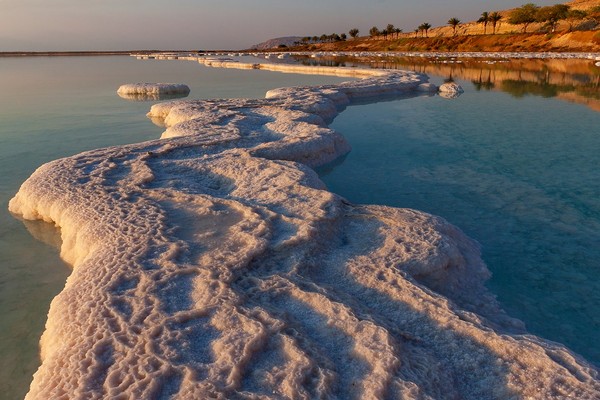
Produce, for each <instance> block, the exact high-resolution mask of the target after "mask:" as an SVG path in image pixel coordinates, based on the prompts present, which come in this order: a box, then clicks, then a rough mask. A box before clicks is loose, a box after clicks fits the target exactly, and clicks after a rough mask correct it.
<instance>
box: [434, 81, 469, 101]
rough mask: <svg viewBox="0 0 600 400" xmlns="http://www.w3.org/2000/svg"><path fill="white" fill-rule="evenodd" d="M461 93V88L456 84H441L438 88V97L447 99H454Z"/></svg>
mask: <svg viewBox="0 0 600 400" xmlns="http://www.w3.org/2000/svg"><path fill="white" fill-rule="evenodd" d="M463 92H464V90H463V88H462V87H461V86H460V85H459V84H458V83H456V82H446V83H443V84H441V85H440V88H439V95H440V96H441V97H445V98H447V99H455V98H457V97H458V96H460V95H461V93H463Z"/></svg>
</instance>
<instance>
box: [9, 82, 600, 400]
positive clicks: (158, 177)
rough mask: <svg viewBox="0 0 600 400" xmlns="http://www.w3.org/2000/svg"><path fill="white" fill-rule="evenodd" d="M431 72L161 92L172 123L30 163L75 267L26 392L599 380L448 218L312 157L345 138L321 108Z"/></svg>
mask: <svg viewBox="0 0 600 400" xmlns="http://www.w3.org/2000/svg"><path fill="white" fill-rule="evenodd" d="M425 79H426V78H425V77H423V76H421V75H417V74H414V73H408V72H407V73H400V72H394V73H389V74H385V75H381V74H378V75H377V76H374V77H371V78H368V79H365V80H362V81H355V82H348V83H344V84H340V85H331V86H321V87H300V88H290V89H278V90H274V91H271V92H270V93H269V95H268V98H267V99H262V100H239V99H238V100H226V101H217V100H205V101H188V102H185V101H172V102H168V103H163V104H158V105H155V106H153V107H152V109H151V112H150V116H151V117H152V118H153V119H155V120H158V121H160V122H162V123H163V124H164V125H165V126H166V127H167V131H166V132H165V134H164V137H165V139H161V140H155V141H150V142H145V143H140V144H134V145H126V146H119V147H111V148H106V149H100V150H94V151H89V152H86V153H82V154H79V155H76V156H72V157H68V158H64V159H61V160H57V161H54V162H51V163H48V164H45V165H43V166H42V167H40V168H39V169H38V170H37V171H36V172H35V173H34V174H33V175H32V176H31V177H30V178H29V179H28V180H27V181H26V182H25V183H24V184H23V185H22V187H21V189H20V191H19V193H18V194H17V195H16V196H15V197H14V198H13V199H12V200H11V202H10V206H9V207H10V210H11V211H12V212H14V213H16V214H19V215H21V216H23V217H24V218H26V219H43V220H45V221H48V222H52V223H54V224H56V225H57V226H59V227H60V228H61V234H62V239H63V244H62V249H61V253H62V256H63V257H64V258H65V259H66V260H67V261H69V262H70V263H71V264H72V265H73V273H72V274H71V276H70V277H69V279H68V281H67V283H66V286H65V288H64V290H63V291H62V292H61V293H60V294H59V295H58V296H57V297H56V298H55V299H54V300H53V302H52V305H51V308H50V312H49V316H48V321H47V324H46V331H45V332H44V334H43V337H42V340H41V349H42V358H43V364H42V366H41V367H40V368H39V370H38V371H37V373H36V374H35V376H34V380H33V382H32V385H31V390H30V392H29V394H28V396H27V398H28V399H49V398H52V399H100V398H137V399H154V398H156V399H163V398H164V399H167V398H177V399H203V398H217V399H249V398H262V399H282V398H290V399H310V398H339V399H352V398H356V399H358V398H361V399H379V398H386V399H410V398H415V399H417V398H418V399H457V398H460V399H507V398H536V399H549V398H567V397H569V398H577V399H597V398H599V397H600V382H599V380H598V371H597V370H596V369H595V368H593V367H592V366H590V365H588V364H587V363H586V362H585V361H583V360H582V359H580V358H579V357H577V356H575V355H573V354H572V353H570V352H569V351H568V350H567V349H565V348H564V347H562V346H560V345H558V344H554V343H549V342H545V341H543V340H542V339H539V338H537V337H534V336H529V335H526V334H524V332H523V331H522V328H521V327H520V325H519V323H518V322H516V321H514V320H511V319H510V318H508V317H507V316H505V315H504V314H503V313H502V312H501V310H500V309H499V308H498V306H497V304H496V303H495V301H494V299H493V297H492V296H491V295H490V294H489V293H487V292H486V290H485V288H484V286H483V282H484V280H485V279H486V278H487V277H488V275H489V273H488V270H487V269H486V267H485V266H484V265H483V263H482V261H481V259H480V257H479V249H478V247H477V245H476V243H474V242H473V241H472V240H470V239H469V238H467V237H466V236H465V235H464V234H463V233H461V232H460V230H458V229H457V228H455V227H453V226H451V225H450V224H448V223H447V222H445V221H444V220H442V219H441V218H438V217H434V216H431V215H427V214H424V213H421V212H418V211H414V210H408V209H398V208H390V207H382V206H364V205H355V204H350V203H349V202H347V201H346V200H344V199H343V198H341V197H339V196H337V195H335V194H332V193H330V192H328V191H327V190H326V188H325V187H324V186H323V184H322V183H321V181H320V180H319V179H318V177H317V175H316V174H315V172H314V171H313V170H312V169H310V168H309V166H317V165H322V164H323V163H326V162H328V161H331V160H333V159H335V158H336V157H338V156H339V155H341V154H344V153H345V152H347V151H348V150H349V146H348V144H347V143H346V141H345V140H344V138H343V137H342V136H340V135H339V134H337V133H336V132H334V131H333V130H331V129H329V128H328V127H327V124H326V121H328V120H330V119H331V118H333V117H334V116H335V115H336V113H337V112H338V111H339V110H340V108H342V107H343V106H344V105H345V104H348V103H349V102H350V101H351V100H357V99H360V100H362V101H366V100H367V99H368V98H375V99H376V98H377V97H378V96H380V95H381V94H385V93H387V94H400V93H403V94H404V95H407V94H409V93H416V92H417V91H418V90H419V88H423V86H421V85H422V84H423V83H424V82H425ZM366 134H367V132H366Z"/></svg>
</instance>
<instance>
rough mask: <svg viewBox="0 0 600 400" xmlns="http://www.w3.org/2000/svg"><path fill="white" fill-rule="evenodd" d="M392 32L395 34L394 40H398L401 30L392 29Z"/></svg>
mask: <svg viewBox="0 0 600 400" xmlns="http://www.w3.org/2000/svg"><path fill="white" fill-rule="evenodd" d="M394 32H396V39H398V38H399V37H400V34H401V33H402V29H400V28H396V29H394Z"/></svg>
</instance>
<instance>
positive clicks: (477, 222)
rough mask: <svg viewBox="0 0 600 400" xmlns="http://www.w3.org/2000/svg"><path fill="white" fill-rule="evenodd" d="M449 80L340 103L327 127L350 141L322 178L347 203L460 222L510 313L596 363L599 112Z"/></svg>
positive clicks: (599, 282) (599, 321)
mask: <svg viewBox="0 0 600 400" xmlns="http://www.w3.org/2000/svg"><path fill="white" fill-rule="evenodd" d="M437 80H438V81H440V80H439V78H437ZM458 83H460V84H461V85H462V86H463V88H464V89H465V93H464V94H463V95H462V96H460V97H459V98H458V99H454V100H447V99H443V98H440V97H439V96H436V97H433V98H428V97H419V98H413V99H405V100H398V101H389V102H383V103H378V104H370V105H357V106H351V107H349V108H348V109H347V110H346V111H345V112H344V113H342V114H341V115H340V116H338V117H337V118H336V120H335V121H334V123H333V125H332V127H333V128H335V129H336V130H338V131H340V132H341V133H343V134H344V136H346V138H348V140H349V141H350V143H351V145H352V147H353V151H352V152H351V153H350V154H349V155H348V156H347V157H346V158H345V160H344V161H343V162H342V163H341V164H339V165H336V166H330V167H328V168H324V169H322V170H321V171H320V174H321V177H322V179H323V180H324V182H325V183H326V184H327V186H328V187H329V188H330V190H332V191H334V192H336V193H339V194H341V195H343V196H345V197H346V198H348V199H349V200H350V201H352V202H355V203H374V204H385V205H391V206H399V207H410V208H416V209H419V210H423V211H426V212H430V213H432V214H436V215H440V216H443V217H444V218H446V219H447V220H449V221H450V222H452V223H454V224H455V225H457V226H459V227H461V228H462V229H463V230H464V231H465V232H466V233H467V234H468V235H469V236H470V237H472V238H474V239H476V240H477V241H478V242H479V243H481V245H482V251H483V259H484V261H485V262H486V263H487V265H488V267H489V269H490V270H491V271H492V272H493V278H492V279H491V280H490V281H489V284H488V286H489V288H490V289H491V290H492V291H493V292H494V293H495V294H497V296H498V299H499V300H500V302H501V304H502V306H503V307H504V308H505V309H506V311H508V313H509V314H510V315H512V316H514V317H517V318H520V319H521V320H523V321H524V322H525V323H526V325H527V328H528V330H529V331H530V332H532V333H534V334H537V335H540V336H542V337H544V338H547V339H550V340H554V341H558V342H561V343H565V344H566V345H568V346H569V347H570V348H571V349H573V350H575V351H576V352H578V353H580V354H582V355H583V356H585V357H586V358H587V359H588V360H590V361H592V362H594V363H596V364H600V344H599V343H598V330H599V328H600V170H599V169H598V166H599V165H600V113H599V112H596V111H593V110H592V109H590V108H588V107H586V106H583V105H578V104H573V103H570V102H566V101H562V100H559V99H557V98H547V97H539V96H533V95H527V93H525V94H521V95H520V96H519V97H518V98H517V97H514V96H511V95H510V94H507V93H504V92H501V91H477V90H476V88H477V86H476V85H475V84H473V83H472V82H470V81H461V80H458Z"/></svg>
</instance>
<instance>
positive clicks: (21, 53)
mask: <svg viewBox="0 0 600 400" xmlns="http://www.w3.org/2000/svg"><path fill="white" fill-rule="evenodd" d="M189 51H190V50H115V51H88V50H81V51H0V57H57V56H60V57H62V56H128V55H130V54H132V53H136V54H150V53H163V52H189ZM200 53H203V51H200Z"/></svg>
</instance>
